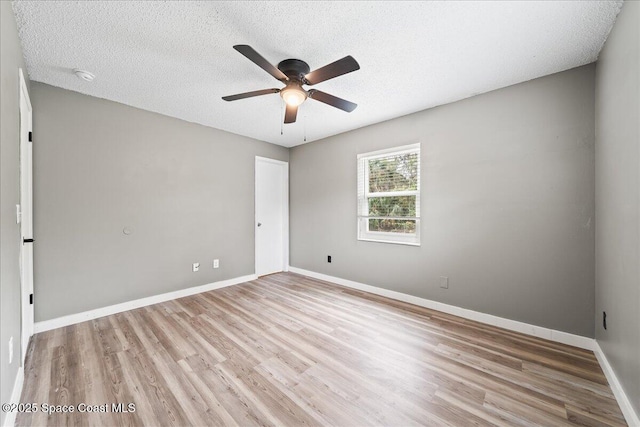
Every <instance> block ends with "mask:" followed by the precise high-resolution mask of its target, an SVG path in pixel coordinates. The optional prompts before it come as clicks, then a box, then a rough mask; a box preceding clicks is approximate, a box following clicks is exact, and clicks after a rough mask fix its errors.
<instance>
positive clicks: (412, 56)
mask: <svg viewBox="0 0 640 427" xmlns="http://www.w3.org/2000/svg"><path fill="white" fill-rule="evenodd" d="M621 4H622V2H621V1H589V0H586V1H505V2H492V1H477V2H471V1H463V2H451V1H449V2H445V1H430V2H397V1H393V2H391V1H389V2H364V1H358V2H322V1H315V2H284V1H282V2H266V1H254V2H184V1H181V2H160V1H156V2H150V1H140V2H136V1H87V2H83V1H68V2H66V1H64V2H59V1H42V2H37V1H14V3H13V7H14V10H15V12H16V16H17V21H18V27H19V32H20V38H21V40H22V45H23V49H24V54H25V59H26V63H27V68H28V72H29V76H30V78H31V79H32V80H35V81H40V82H44V83H47V84H50V85H53V86H59V87H62V88H65V89H70V90H74V91H77V92H81V93H85V94H88V95H92V96H96V97H100V98H106V99H110V100H113V101H117V102H121V103H123V104H127V105H131V106H134V107H138V108H142V109H145V110H150V111H155V112H158V113H162V114H166V115H168V116H173V117H178V118H181V119H184V120H188V121H191V122H196V123H201V124H203V125H207V126H212V127H215V128H218V129H223V130H226V131H229V132H233V133H236V134H240V135H245V136H249V137H252V138H256V139H260V140H263V141H268V142H272V143H275V144H280V145H283V146H287V147H289V146H294V145H298V144H302V143H303V142H304V135H305V133H306V138H307V141H308V142H309V141H313V140H317V139H320V138H324V137H327V136H330V135H335V134H338V133H341V132H345V131H348V130H351V129H355V128H359V127H362V126H366V125H369V124H372V123H377V122H380V121H383V120H388V119H391V118H394V117H398V116H402V115H405V114H409V113H412V112H415V111H419V110H423V109H425V108H429V107H433V106H436V105H442V104H446V103H449V102H453V101H456V100H459V99H463V98H466V97H469V96H472V95H475V94H478V93H483V92H487V91H490V90H493V89H497V88H501V87H505V86H508V85H512V84H515V83H519V82H522V81H526V80H530V79H533V78H536V77H540V76H544V75H547V74H551V73H555V72H558V71H562V70H566V69H569V68H573V67H577V66H580V65H584V64H588V63H590V62H593V61H595V60H596V59H597V56H598V53H599V52H600V49H601V47H602V45H603V43H604V41H605V39H606V37H607V35H608V33H609V31H610V29H611V27H612V25H613V23H614V21H615V17H616V15H617V13H618V11H619V10H620V7H621ZM235 44H248V45H251V46H252V47H253V48H254V49H256V50H257V51H258V52H259V53H261V54H262V55H263V56H264V57H265V58H266V59H268V60H269V61H270V62H271V63H273V64H274V65H275V64H277V63H278V62H279V61H281V60H283V59H287V58H298V59H302V60H304V61H306V62H307V63H308V64H309V66H310V67H311V69H312V70H313V69H315V68H318V67H321V66H323V65H325V64H327V63H329V62H333V61H334V60H337V59H339V58H342V57H344V56H346V55H352V56H353V57H355V58H356V60H357V61H358V62H359V63H360V67H361V69H360V70H358V71H356V72H353V73H351V74H347V75H344V76H341V77H337V78H336V79H333V80H329V81H326V82H323V83H320V84H318V85H316V86H314V87H315V88H317V89H319V90H322V91H325V92H329V93H331V94H334V95H336V96H339V97H342V98H345V99H347V100H350V101H353V102H355V103H357V104H358V108H357V109H356V110H355V111H354V112H352V113H345V112H343V111H340V110H337V109H335V108H332V107H330V106H328V105H325V104H322V103H320V102H316V101H313V100H308V101H306V102H305V103H304V104H303V105H302V106H301V107H300V111H299V114H298V121H297V122H296V123H294V124H287V125H284V126H282V125H281V122H282V115H283V109H282V104H283V103H282V100H281V98H280V96H278V95H277V94H273V95H267V96H262V97H257V98H251V99H245V100H239V101H234V102H225V101H223V100H222V99H221V96H224V95H231V94H235V93H238V92H247V91H251V90H257V89H264V88H272V87H281V86H282V85H281V84H280V83H279V82H278V81H276V80H275V79H274V78H273V77H271V76H270V75H269V74H267V73H266V72H265V71H263V70H262V69H260V68H258V67H257V66H256V65H254V64H253V63H251V62H250V61H249V60H247V59H246V58H245V57H243V56H242V55H240V54H239V53H238V52H236V51H235V50H234V49H233V48H232V46H233V45H235ZM73 68H82V69H86V70H89V71H91V72H93V73H94V74H95V75H96V79H95V80H94V81H93V82H92V83H88V82H85V81H82V80H80V79H78V78H77V77H75V76H74V75H73V73H72V71H71V70H72V69H73ZM281 128H283V130H284V134H282V135H281Z"/></svg>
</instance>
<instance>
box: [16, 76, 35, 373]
mask: <svg viewBox="0 0 640 427" xmlns="http://www.w3.org/2000/svg"><path fill="white" fill-rule="evenodd" d="M30 134H31V101H30V100H29V93H28V92H27V85H26V83H25V81H24V75H23V74H22V70H20V212H21V213H20V215H19V216H18V219H19V221H20V232H21V235H22V236H21V237H22V239H21V241H20V287H21V291H20V295H21V311H22V325H21V331H22V333H21V339H20V341H21V343H20V347H21V354H20V355H21V358H22V362H23V363H24V358H25V356H26V354H27V347H28V345H29V338H30V337H31V335H33V304H32V301H31V295H32V294H33V170H32V165H33V160H32V156H33V150H32V142H31V141H29V140H30V139H32V138H30Z"/></svg>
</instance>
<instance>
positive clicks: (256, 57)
mask: <svg viewBox="0 0 640 427" xmlns="http://www.w3.org/2000/svg"><path fill="white" fill-rule="evenodd" d="M233 48H234V49H235V50H237V51H238V52H240V53H241V54H243V55H244V56H246V57H247V58H248V59H249V60H250V61H251V62H253V63H254V64H256V65H257V66H258V67H260V68H262V69H263V70H265V71H266V72H267V73H269V74H271V75H272V76H273V77H275V78H276V80H281V81H288V80H289V77H287V76H286V75H285V74H284V73H283V72H282V71H280V70H278V69H277V68H276V67H274V66H273V65H271V63H270V62H269V61H267V60H266V59H264V58H263V57H262V55H260V54H259V53H258V52H256V51H255V50H254V49H253V48H252V47H251V46H249V45H246V44H237V45H235V46H234V47H233Z"/></svg>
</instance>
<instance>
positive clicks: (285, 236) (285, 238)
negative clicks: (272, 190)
mask: <svg viewBox="0 0 640 427" xmlns="http://www.w3.org/2000/svg"><path fill="white" fill-rule="evenodd" d="M258 163H271V164H275V165H278V166H280V167H282V169H283V174H282V177H283V178H282V181H283V182H282V196H283V197H282V200H283V205H284V206H282V252H283V253H282V264H283V265H282V271H285V272H286V271H289V162H285V161H282V160H276V159H270V158H268V157H260V156H256V161H255V166H254V170H253V174H254V187H253V188H254V199H253V207H254V219H253V241H254V247H255V253H254V256H255V259H254V267H253V268H254V270H253V271H254V273H255V274H258V186H257V182H258Z"/></svg>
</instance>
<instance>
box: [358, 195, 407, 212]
mask: <svg viewBox="0 0 640 427" xmlns="http://www.w3.org/2000/svg"><path fill="white" fill-rule="evenodd" d="M369 216H410V217H414V216H416V196H398V197H370V198H369Z"/></svg>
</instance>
